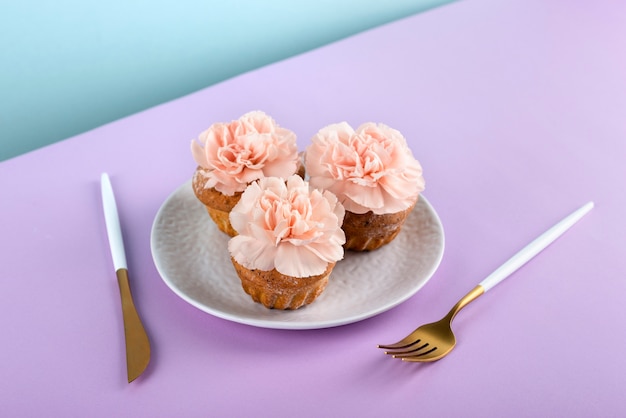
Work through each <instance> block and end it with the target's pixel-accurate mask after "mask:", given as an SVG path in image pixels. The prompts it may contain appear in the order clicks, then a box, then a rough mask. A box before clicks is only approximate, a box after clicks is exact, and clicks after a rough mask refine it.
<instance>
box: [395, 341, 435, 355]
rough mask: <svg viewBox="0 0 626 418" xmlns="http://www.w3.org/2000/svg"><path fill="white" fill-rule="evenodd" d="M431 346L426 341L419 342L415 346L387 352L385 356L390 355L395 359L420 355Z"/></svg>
mask: <svg viewBox="0 0 626 418" xmlns="http://www.w3.org/2000/svg"><path fill="white" fill-rule="evenodd" d="M429 345H430V344H428V343H427V342H425V341H421V340H417V341H416V342H415V344H412V345H410V346H408V347H404V348H399V349H397V350H390V351H385V354H389V355H392V356H394V357H396V356H405V355H414V354H419V353H420V352H421V351H422V350H424V349H427V348H428V346H429ZM435 348H436V347H435Z"/></svg>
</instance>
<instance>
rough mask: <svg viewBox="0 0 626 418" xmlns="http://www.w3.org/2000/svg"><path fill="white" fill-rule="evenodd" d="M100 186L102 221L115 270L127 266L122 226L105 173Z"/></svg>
mask: <svg viewBox="0 0 626 418" xmlns="http://www.w3.org/2000/svg"><path fill="white" fill-rule="evenodd" d="M100 180H101V181H100V182H101V186H102V206H103V208H104V221H105V223H106V227H107V235H108V237H109V246H110V247H111V255H112V256H113V266H114V267H115V270H119V269H125V268H128V266H127V264H126V255H125V253H124V240H123V239H122V228H121V227H120V217H119V215H118V213H117V205H116V204H115V195H114V194H113V188H112V187H111V180H110V179H109V175H108V174H107V173H102V176H101V178H100Z"/></svg>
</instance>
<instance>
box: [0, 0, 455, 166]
mask: <svg viewBox="0 0 626 418" xmlns="http://www.w3.org/2000/svg"><path fill="white" fill-rule="evenodd" d="M449 1H450V0H385V1H380V0H315V1H296V0H261V1H254V0H239V1H228V0H220V1H215V0H209V1H206V0H205V1H201V0H178V1H163V0H161V1H159V0H151V1H148V0H108V1H89V0H56V1H48V0H39V1H33V0H20V1H7V0H4V1H2V3H1V4H2V6H1V7H0V161H2V160H6V159H8V158H11V157H14V156H17V155H20V154H22V153H25V152H28V151H31V150H34V149H37V148H39V147H42V146H45V145H48V144H51V143H54V142H56V141H59V140H62V139H65V138H68V137H71V136H74V135H77V134H79V133H81V132H85V131H87V130H90V129H93V128H96V127H98V126H100V125H102V124H105V123H107V122H111V121H113V120H116V119H119V118H121V117H124V116H127V115H130V114H132V113H135V112H138V111H140V110H143V109H146V108H149V107H151V106H154V105H157V104H159V103H163V102H166V101H168V100H172V99H175V98H177V97H180V96H183V95H185V94H188V93H191V92H193V91H196V90H199V89H201V88H203V87H207V86H210V85H212V84H215V83H218V82H220V81H222V80H225V79H228V78H230V77H233V76H236V75H238V74H241V73H244V72H246V71H249V70H253V69H255V68H258V67H261V66H264V65H267V64H270V63H272V62H275V61H279V60H282V59H285V58H288V57H290V56H293V55H296V54H299V53H302V52H305V51H308V50H311V49H313V48H316V47H319V46H322V45H325V44H328V43H331V42H333V41H336V40H339V39H341V38H345V37H347V36H350V35H353V34H355V33H358V32H361V31H364V30H367V29H370V28H373V27H376V26H379V25H382V24H385V23H388V22H391V21H394V20H397V19H401V18H403V17H406V16H409V15H412V14H415V13H419V12H423V11H425V10H428V9H430V8H433V7H436V6H439V5H441V4H444V3H448V2H449Z"/></svg>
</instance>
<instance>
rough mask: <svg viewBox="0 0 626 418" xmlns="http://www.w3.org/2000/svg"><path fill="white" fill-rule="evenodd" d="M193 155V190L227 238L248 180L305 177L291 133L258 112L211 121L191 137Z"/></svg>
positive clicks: (231, 232) (249, 181)
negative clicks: (234, 209)
mask: <svg viewBox="0 0 626 418" xmlns="http://www.w3.org/2000/svg"><path fill="white" fill-rule="evenodd" d="M191 153H192V156H193V159H194V160H195V162H196V163H197V164H198V167H197V169H196V171H195V172H194V175H193V179H192V186H193V190H194V193H195V195H196V197H197V198H198V199H199V200H200V201H201V202H202V203H203V204H204V205H205V206H206V209H207V211H208V213H209V215H210V216H211V219H213V221H214V222H215V223H216V224H217V226H218V228H219V229H220V230H222V231H224V232H225V233H227V234H228V235H230V236H233V235H234V234H235V231H234V230H233V228H232V227H231V225H230V222H229V219H228V214H229V213H230V211H231V209H232V208H233V207H234V206H235V205H236V204H237V202H238V201H239V198H240V196H241V194H242V193H243V191H244V190H245V189H246V187H247V186H248V184H250V183H251V182H253V181H255V180H258V179H261V178H264V177H282V178H283V179H286V178H287V177H289V176H291V175H293V174H294V173H299V174H300V175H301V176H304V167H303V166H302V164H300V157H299V155H298V147H297V144H296V135H295V133H293V132H292V131H290V130H289V129H285V128H283V127H280V126H279V125H278V124H277V123H276V121H274V119H272V118H271V117H270V116H268V115H267V114H265V113H264V112H261V111H254V112H250V113H246V114H245V115H243V116H241V117H240V118H239V119H237V120H234V121H231V122H229V123H221V122H220V123H214V124H213V125H211V126H210V127H209V128H208V129H207V130H206V131H204V132H202V133H201V134H200V135H199V138H198V139H197V140H193V141H191Z"/></svg>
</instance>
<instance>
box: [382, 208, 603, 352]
mask: <svg viewBox="0 0 626 418" xmlns="http://www.w3.org/2000/svg"><path fill="white" fill-rule="evenodd" d="M592 208H593V202H589V203H587V204H585V205H584V206H582V207H580V208H579V209H578V210H576V211H574V212H573V213H572V214H570V215H569V216H567V217H566V218H564V219H563V220H561V221H560V222H559V223H557V224H556V225H554V226H553V227H552V228H550V229H549V230H547V231H546V232H544V233H543V234H541V235H540V236H539V237H537V238H536V239H535V240H534V241H532V242H531V243H530V244H528V245H527V246H526V247H524V248H523V249H522V250H520V251H519V252H518V253H517V254H515V255H514V256H513V257H511V258H510V259H509V260H508V261H507V262H505V263H504V264H503V265H502V266H500V267H499V268H498V269H496V270H495V271H494V272H493V273H491V274H490V275H489V276H487V277H486V278H485V279H484V280H483V281H482V282H480V283H479V284H478V285H477V286H476V287H474V288H473V289H472V290H470V291H469V293H467V294H466V295H465V296H463V297H462V298H461V300H459V301H458V302H457V303H456V305H454V306H453V307H452V309H451V310H450V312H448V314H447V315H446V316H444V317H443V318H442V319H441V320H439V321H437V322H433V323H430V324H426V325H422V326H421V327H419V328H417V329H416V330H415V331H413V332H412V333H410V334H409V335H407V336H406V337H405V338H403V339H402V340H400V341H398V342H397V343H394V344H380V345H379V346H378V348H383V349H386V350H390V351H385V354H389V355H391V356H393V357H394V358H399V359H401V360H403V361H412V362H427V361H436V360H439V359H441V358H442V357H444V356H446V355H447V354H448V353H449V352H450V351H452V349H453V348H454V346H455V345H456V339H455V337H454V333H453V332H452V320H453V319H454V317H455V316H456V314H457V313H459V311H460V310H461V309H463V308H464V307H465V306H467V305H468V304H469V303H470V302H472V301H474V300H476V298H478V297H479V296H481V295H483V294H484V293H485V292H487V291H488V290H489V289H491V288H492V287H494V286H495V285H497V284H498V283H500V282H501V281H502V280H504V279H505V278H507V277H508V276H510V275H511V274H512V273H513V272H515V271H516V270H517V269H518V268H520V267H521V266H523V265H524V264H525V263H526V262H527V261H529V260H530V259H531V258H533V257H534V256H536V255H537V254H538V253H539V252H541V251H542V250H543V249H544V248H546V247H547V246H548V245H549V244H550V243H552V242H553V241H554V240H556V239H557V238H558V237H560V236H561V234H563V233H564V232H565V231H567V230H568V229H569V228H570V227H571V226H572V225H574V224H575V223H576V222H578V221H579V220H580V219H581V218H582V217H583V216H584V215H585V214H586V213H587V212H589V211H590V210H591V209H592Z"/></svg>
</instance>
